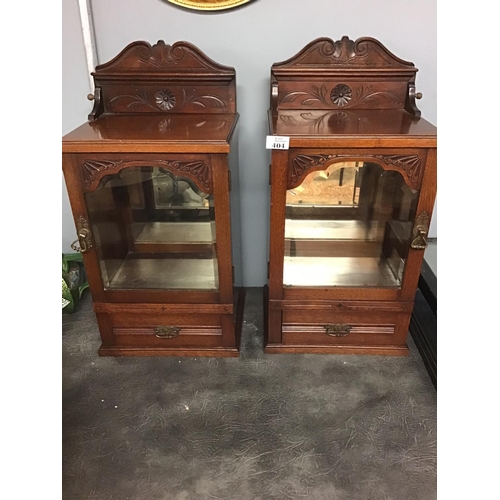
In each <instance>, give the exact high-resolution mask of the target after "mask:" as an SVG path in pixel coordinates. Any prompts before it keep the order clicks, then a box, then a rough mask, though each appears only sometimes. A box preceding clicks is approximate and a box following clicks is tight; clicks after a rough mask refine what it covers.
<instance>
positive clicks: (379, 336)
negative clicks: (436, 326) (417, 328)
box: [282, 310, 409, 346]
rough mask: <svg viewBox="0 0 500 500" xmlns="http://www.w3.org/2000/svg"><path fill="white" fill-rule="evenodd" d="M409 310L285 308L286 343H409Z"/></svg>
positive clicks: (283, 340)
mask: <svg viewBox="0 0 500 500" xmlns="http://www.w3.org/2000/svg"><path fill="white" fill-rule="evenodd" d="M408 319H409V313H393V312H382V313H380V312H341V313H339V312H335V311H321V310H306V311H284V312H283V326H282V344H283V345H314V346H320V345H324V346H329V345H339V346H340V345H353V346H386V345H405V342H406V333H407V332H406V328H407V320H408Z"/></svg>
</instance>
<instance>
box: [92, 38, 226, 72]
mask: <svg viewBox="0 0 500 500" xmlns="http://www.w3.org/2000/svg"><path fill="white" fill-rule="evenodd" d="M130 72H133V73H145V74H148V73H177V72H182V73H190V72H192V73H200V72H201V73H207V72H208V73H211V74H217V75H234V68H231V67H228V66H223V65H221V64H218V63H216V62H215V61H213V60H212V59H210V58H209V57H208V56H206V55H205V54H204V53H203V52H202V51H201V50H200V49H198V47H195V46H194V45H192V44H190V43H188V42H177V43H174V44H173V45H167V44H166V43H165V42H164V41H163V40H159V41H158V43H156V44H155V45H150V44H149V43H148V42H143V41H139V42H133V43H131V44H130V45H128V46H127V47H125V48H124V49H123V50H122V51H121V52H120V53H119V54H118V55H117V56H116V57H115V58H113V59H112V60H111V61H109V62H107V63H104V64H101V65H99V66H97V67H96V70H95V72H94V73H93V74H94V75H95V76H97V77H99V76H102V75H107V74H117V73H118V74H119V73H130Z"/></svg>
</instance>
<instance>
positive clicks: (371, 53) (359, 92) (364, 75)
mask: <svg viewBox="0 0 500 500" xmlns="http://www.w3.org/2000/svg"><path fill="white" fill-rule="evenodd" d="M416 72H417V68H415V65H414V64H413V63H411V62H408V61H404V60H403V59H400V58H399V57H397V56H395V55H394V54H393V53H392V52H390V51H389V50H387V49H386V48H385V47H384V46H383V45H382V44H381V43H380V42H379V41H377V40H375V39H373V38H359V39H358V40H356V41H353V40H350V39H349V38H348V37H343V38H342V39H341V40H338V41H335V42H334V41H333V40H332V39H330V38H318V39H317V40H314V41H313V42H311V43H310V44H308V45H307V46H306V47H304V49H302V50H301V51H300V52H299V53H298V54H296V55H295V56H294V57H292V58H290V59H288V60H286V61H283V62H279V63H275V64H273V66H272V68H271V83H272V87H273V89H275V91H274V94H273V97H272V99H271V106H272V110H273V112H276V111H277V110H278V109H307V108H309V109H339V108H342V109H345V108H353V109H403V108H404V109H406V110H407V111H409V112H410V113H411V114H412V115H416V116H419V115H420V111H419V110H418V109H417V107H416V105H415V74H416ZM314 80H316V81H317V82H318V83H311V82H314Z"/></svg>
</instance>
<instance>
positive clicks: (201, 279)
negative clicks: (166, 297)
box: [107, 254, 218, 290]
mask: <svg viewBox="0 0 500 500" xmlns="http://www.w3.org/2000/svg"><path fill="white" fill-rule="evenodd" d="M217 281H218V280H217V259H216V258H212V259H176V258H156V257H152V258H147V257H145V256H143V255H141V256H140V258H137V256H135V255H133V254H130V255H128V256H127V258H126V259H125V260H124V261H123V263H122V264H121V266H120V267H119V268H118V271H117V272H116V274H115V276H114V277H113V279H112V280H111V282H110V283H109V286H108V287H107V288H109V289H117V290H118V289H144V288H146V289H164V290H169V289H170V290H171V289H182V290H217V288H218V283H217Z"/></svg>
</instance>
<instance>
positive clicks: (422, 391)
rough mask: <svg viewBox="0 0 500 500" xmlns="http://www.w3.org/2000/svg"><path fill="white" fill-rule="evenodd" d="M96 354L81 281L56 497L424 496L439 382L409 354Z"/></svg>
mask: <svg viewBox="0 0 500 500" xmlns="http://www.w3.org/2000/svg"><path fill="white" fill-rule="evenodd" d="M262 343H263V316H262V292H261V290H260V289H255V288H254V289H248V291H247V300H246V306H245V315H244V325H243V334H242V348H241V356H240V358H227V359H224V358H219V359H215V358H176V357H162V358H154V357H150V358H130V357H129V358H126V357H123V358H100V357H99V356H98V355H97V349H98V347H99V345H100V339H99V332H98V329H97V323H96V320H95V317H94V313H93V311H92V304H91V299H90V297H89V294H88V292H86V294H85V298H84V300H83V301H82V302H81V303H80V304H79V306H78V309H77V311H76V312H75V313H74V314H73V315H65V316H63V342H62V346H63V381H62V383H63V431H62V433H63V464H62V466H63V498H64V499H65V500H73V499H95V500H126V499H131V500H135V499H147V500H165V499H175V500H233V499H234V500H247V499H248V500H256V499H276V500H278V499H279V500H281V499H311V500H315V499H321V500H325V499H332V500H333V499H334V500H344V499H345V500H431V499H435V498H436V391H435V389H434V387H433V386H432V384H431V382H430V380H429V378H428V375H427V373H426V371H425V368H424V365H423V362H422V360H421V358H420V355H419V353H418V351H417V350H416V348H415V346H414V344H413V342H412V341H411V338H410V339H409V346H410V349H411V355H410V356H409V357H389V356H387V357H386V356H338V355H272V354H264V353H263V351H262Z"/></svg>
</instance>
